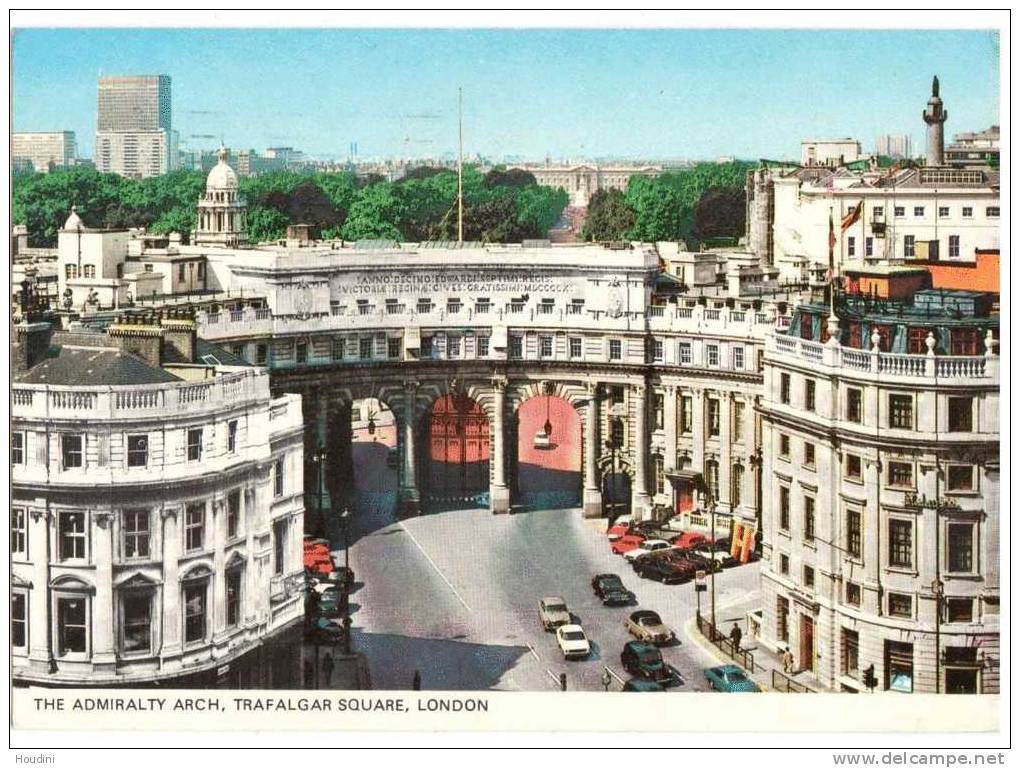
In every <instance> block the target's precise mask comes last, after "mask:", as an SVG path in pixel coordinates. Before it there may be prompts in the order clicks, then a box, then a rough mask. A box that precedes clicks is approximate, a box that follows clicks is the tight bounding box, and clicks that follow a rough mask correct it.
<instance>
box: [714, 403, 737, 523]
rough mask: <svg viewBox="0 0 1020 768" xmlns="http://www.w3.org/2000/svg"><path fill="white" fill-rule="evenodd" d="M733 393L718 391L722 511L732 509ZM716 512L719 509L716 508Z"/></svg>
mask: <svg viewBox="0 0 1020 768" xmlns="http://www.w3.org/2000/svg"><path fill="white" fill-rule="evenodd" d="M732 427H733V393H732V392H726V391H721V392H720V393H719V499H718V501H721V502H722V504H721V505H720V506H721V507H722V511H725V510H727V509H729V511H730V512H731V513H734V512H736V510H734V509H733V498H732V493H731V491H732V488H731V487H730V481H731V468H732V466H733V435H732V434H731V432H732ZM716 511H717V512H718V511H720V510H718V509H717V510H716Z"/></svg>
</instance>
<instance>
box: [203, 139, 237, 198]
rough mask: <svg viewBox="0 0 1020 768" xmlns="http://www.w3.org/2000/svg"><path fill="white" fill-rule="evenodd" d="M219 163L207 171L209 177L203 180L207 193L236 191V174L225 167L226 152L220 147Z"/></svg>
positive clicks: (228, 167)
mask: <svg viewBox="0 0 1020 768" xmlns="http://www.w3.org/2000/svg"><path fill="white" fill-rule="evenodd" d="M219 158H220V161H219V162H218V163H216V166H215V167H214V168H213V169H212V170H211V171H209V177H208V178H207V179H206V180H205V189H206V191H207V192H209V191H212V190H224V189H237V174H236V173H234V169H233V168H231V167H230V166H229V165H227V150H225V149H223V148H222V147H220V153H219Z"/></svg>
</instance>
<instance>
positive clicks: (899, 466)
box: [889, 461, 914, 488]
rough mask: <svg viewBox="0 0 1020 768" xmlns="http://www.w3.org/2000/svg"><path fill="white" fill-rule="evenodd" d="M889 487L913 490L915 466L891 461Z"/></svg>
mask: <svg viewBox="0 0 1020 768" xmlns="http://www.w3.org/2000/svg"><path fill="white" fill-rule="evenodd" d="M889 485H890V486H892V487H893V488H912V487H913V486H914V465H913V464H908V463H907V462H905V461H890V462H889Z"/></svg>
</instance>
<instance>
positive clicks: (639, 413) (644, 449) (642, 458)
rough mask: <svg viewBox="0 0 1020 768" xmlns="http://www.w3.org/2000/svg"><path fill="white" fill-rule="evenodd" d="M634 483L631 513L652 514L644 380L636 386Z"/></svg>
mask: <svg viewBox="0 0 1020 768" xmlns="http://www.w3.org/2000/svg"><path fill="white" fill-rule="evenodd" d="M632 392H633V395H634V485H633V488H632V489H631V503H630V506H631V513H632V514H633V515H634V518H635V519H636V520H648V519H649V518H650V516H651V497H650V496H649V495H648V469H647V467H646V465H645V462H646V459H647V457H648V404H647V402H646V401H645V385H644V382H642V383H641V384H639V385H638V386H636V387H634V389H633V390H632Z"/></svg>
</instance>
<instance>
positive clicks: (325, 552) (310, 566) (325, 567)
mask: <svg viewBox="0 0 1020 768" xmlns="http://www.w3.org/2000/svg"><path fill="white" fill-rule="evenodd" d="M303 556H304V566H305V571H311V573H312V574H313V575H316V576H328V575H329V574H331V573H332V572H333V571H334V570H336V566H335V565H334V563H333V556H332V555H331V554H330V551H329V542H328V541H327V540H326V539H312V538H307V539H305V541H304V555H303Z"/></svg>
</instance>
